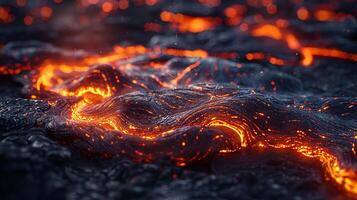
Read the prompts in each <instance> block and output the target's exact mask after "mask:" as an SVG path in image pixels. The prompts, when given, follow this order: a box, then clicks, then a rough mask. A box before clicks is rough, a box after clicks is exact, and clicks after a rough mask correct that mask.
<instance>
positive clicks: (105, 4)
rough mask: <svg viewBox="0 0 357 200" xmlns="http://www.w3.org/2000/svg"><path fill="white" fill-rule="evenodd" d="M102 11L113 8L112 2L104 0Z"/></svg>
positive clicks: (107, 11) (108, 10)
mask: <svg viewBox="0 0 357 200" xmlns="http://www.w3.org/2000/svg"><path fill="white" fill-rule="evenodd" d="M102 10H103V12H106V13H109V12H111V11H112V10H113V4H112V3H110V2H105V3H103V5H102Z"/></svg>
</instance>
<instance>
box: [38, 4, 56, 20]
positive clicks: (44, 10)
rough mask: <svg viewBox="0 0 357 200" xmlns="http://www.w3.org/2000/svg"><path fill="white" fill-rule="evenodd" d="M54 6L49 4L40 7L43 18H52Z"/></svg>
mask: <svg viewBox="0 0 357 200" xmlns="http://www.w3.org/2000/svg"><path fill="white" fill-rule="evenodd" d="M52 12H53V11H52V8H50V7H48V6H43V7H42V8H41V9H40V14H41V16H42V17H43V18H50V17H51V16H52Z"/></svg>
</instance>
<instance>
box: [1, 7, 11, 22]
mask: <svg viewBox="0 0 357 200" xmlns="http://www.w3.org/2000/svg"><path fill="white" fill-rule="evenodd" d="M13 19H14V17H13V16H12V15H11V14H10V11H9V9H7V8H5V7H1V6H0V23H10V22H12V21H13Z"/></svg>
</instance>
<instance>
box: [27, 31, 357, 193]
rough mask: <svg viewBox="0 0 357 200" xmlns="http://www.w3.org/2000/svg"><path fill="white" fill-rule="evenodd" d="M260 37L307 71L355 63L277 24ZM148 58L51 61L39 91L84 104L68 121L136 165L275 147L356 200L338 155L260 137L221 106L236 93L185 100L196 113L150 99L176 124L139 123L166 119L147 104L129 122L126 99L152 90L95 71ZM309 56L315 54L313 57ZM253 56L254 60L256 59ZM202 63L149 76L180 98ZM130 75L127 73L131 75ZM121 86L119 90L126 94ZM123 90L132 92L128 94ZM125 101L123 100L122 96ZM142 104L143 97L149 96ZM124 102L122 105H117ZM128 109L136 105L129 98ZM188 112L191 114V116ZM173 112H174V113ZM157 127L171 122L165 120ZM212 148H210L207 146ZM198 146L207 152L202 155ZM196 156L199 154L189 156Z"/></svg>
mask: <svg viewBox="0 0 357 200" xmlns="http://www.w3.org/2000/svg"><path fill="white" fill-rule="evenodd" d="M266 30H269V31H266ZM254 34H255V36H257V37H260V36H268V37H271V38H273V39H277V40H281V39H284V40H286V41H287V43H288V46H289V47H290V48H292V49H298V50H299V51H300V50H301V51H302V53H303V54H305V60H304V61H303V64H306V65H309V64H310V63H311V62H312V61H311V60H306V59H312V58H313V56H326V57H336V58H342V59H351V60H354V59H356V58H355V55H352V54H348V53H345V52H342V51H339V50H332V51H328V50H323V49H320V48H313V47H301V45H300V43H299V42H298V40H297V39H296V38H295V36H293V35H292V34H288V35H284V34H283V33H281V32H280V30H279V29H276V27H274V26H270V25H269V26H264V28H263V29H262V30H259V29H258V30H255V31H254ZM152 50H153V51H154V52H151V53H153V54H167V55H175V56H182V57H202V58H205V57H208V53H207V52H205V51H203V50H193V51H192V50H178V49H152ZM149 51H150V50H149V49H147V48H145V47H143V46H132V47H116V48H115V51H114V52H112V53H109V54H107V55H104V56H92V57H88V58H86V59H84V60H83V61H81V62H80V63H79V64H76V65H66V64H54V63H51V62H47V63H44V64H43V66H42V67H41V68H40V70H39V72H38V73H39V74H37V75H35V76H34V77H35V80H33V82H34V88H35V90H37V91H40V92H42V91H44V92H45V91H49V92H54V93H57V94H59V95H61V96H63V97H73V98H77V102H76V103H74V104H73V105H72V106H71V110H70V114H69V117H68V121H69V122H70V123H73V124H77V125H81V126H82V125H84V126H93V127H97V128H98V130H100V129H102V130H104V131H106V132H109V133H110V134H117V135H119V136H120V138H121V139H118V140H120V141H116V142H122V143H125V144H122V143H121V144H122V145H121V146H120V148H121V149H120V150H119V152H118V153H123V152H124V154H126V155H129V156H131V157H134V158H135V157H140V158H143V157H145V159H147V160H150V159H154V158H156V157H158V156H163V155H169V156H170V157H171V158H172V159H173V160H175V161H176V162H177V163H178V164H179V165H181V166H183V165H185V164H186V163H188V162H192V161H196V160H200V159H202V158H204V157H206V156H207V155H208V154H212V153H216V152H219V153H222V154H223V153H228V152H235V151H239V150H240V149H242V148H262V147H264V148H266V150H269V148H278V149H290V150H293V151H295V152H297V153H298V154H300V155H303V156H304V157H309V158H313V159H315V160H317V161H318V162H319V163H320V164H321V166H322V168H323V169H324V171H325V172H326V173H327V175H328V177H329V178H331V179H332V180H333V181H334V182H335V183H337V184H338V185H340V186H341V187H343V188H344V189H345V190H346V191H348V192H350V193H353V194H357V175H356V171H355V170H353V169H349V168H347V167H345V166H344V165H343V163H342V162H341V160H339V157H338V156H337V155H334V154H333V153H331V152H329V151H328V150H327V149H326V148H325V147H320V146H318V145H316V146H314V145H312V144H311V143H309V142H307V141H306V140H305V139H304V138H303V139H300V138H294V137H288V138H285V139H282V138H280V137H278V136H276V137H274V135H273V134H271V133H270V130H269V129H266V130H265V131H262V132H261V133H258V132H256V131H255V129H254V128H253V127H254V122H252V120H250V119H248V118H246V117H244V114H237V113H232V111H231V109H230V107H229V106H227V105H226V104H224V103H223V104H222V105H221V104H219V102H225V100H226V101H227V102H229V101H230V100H229V99H230V98H233V97H231V96H232V94H230V93H225V94H220V95H216V94H214V92H213V93H209V94H207V93H204V92H202V91H201V92H199V95H198V96H196V97H195V98H192V99H187V100H185V104H184V105H185V106H190V107H189V109H188V108H186V107H185V106H183V107H182V105H172V102H165V99H167V98H164V96H162V95H161V96H160V95H157V96H158V97H157V96H155V98H154V97H151V98H152V99H151V101H153V102H155V103H157V104H158V106H157V107H158V108H161V107H164V106H166V107H167V110H171V111H170V112H173V113H171V115H174V114H176V115H174V116H171V117H172V119H176V120H174V121H170V120H168V121H169V122H170V123H169V122H167V123H168V124H161V125H157V124H156V123H153V124H150V123H149V124H145V125H144V124H140V123H138V122H140V121H145V120H147V121H149V120H150V118H145V117H147V116H146V115H148V116H155V117H158V116H160V117H163V115H161V114H157V113H155V110H148V108H150V106H147V105H146V104H143V106H142V107H143V110H140V111H138V112H135V113H142V115H143V117H142V119H137V120H135V119H133V117H135V116H131V115H129V116H124V113H126V114H127V115H128V113H129V114H130V113H133V112H129V111H127V112H125V111H123V110H117V111H116V109H119V108H120V109H123V108H125V106H124V104H125V103H126V102H122V100H123V98H129V97H130V95H132V94H131V93H130V92H136V91H138V90H139V89H138V88H141V89H142V90H147V88H148V87H149V84H146V82H145V80H130V79H129V81H128V80H127V79H126V78H127V77H125V75H120V73H119V72H120V71H121V70H120V69H121V68H120V66H119V67H112V66H104V68H103V67H102V68H100V65H99V67H96V66H95V65H94V64H102V63H113V64H115V63H116V62H117V61H119V60H121V59H127V58H130V57H134V56H136V55H143V54H147V53H148V52H149ZM259 55H260V54H259ZM307 55H310V57H308V56H307ZM252 56H253V57H254V56H256V55H252ZM263 57H264V55H262V58H263ZM271 62H276V63H282V62H283V61H280V60H278V59H277V58H276V59H275V60H274V59H273V60H272V61H271ZM200 64H201V62H200V61H196V62H194V63H193V64H191V65H189V66H186V67H185V68H184V69H182V70H181V71H178V72H176V76H174V77H172V78H171V79H170V80H161V79H160V78H159V77H156V76H154V77H155V78H152V76H150V77H151V78H152V79H153V80H155V81H156V82H159V83H160V84H159V85H160V87H162V88H161V89H164V87H166V88H169V89H171V91H172V92H174V91H177V90H176V89H175V88H177V87H179V82H180V81H181V80H182V79H183V77H185V76H186V74H187V73H190V72H191V71H192V70H194V69H196V68H197V67H199V66H200ZM92 65H93V66H92ZM130 68H131V66H130V65H129V66H125V68H124V69H125V70H128V69H129V71H130ZM154 69H155V70H158V71H160V72H161V71H165V70H168V69H167V68H165V67H164V66H161V65H158V66H155V67H154ZM105 70H109V71H105ZM115 73H118V74H115ZM123 74H125V72H124V73H123ZM152 75H153V74H152ZM112 76H113V77H114V78H113V77H112ZM121 76H122V77H121ZM93 77H94V78H93ZM91 78H92V79H91ZM87 79H88V80H87ZM90 80H92V81H90ZM125 81H126V82H125ZM94 83H95V84H94ZM115 84H117V85H119V87H118V86H116V85H115ZM124 88H127V90H125V89H124ZM118 89H119V90H122V91H123V93H118V91H117V90H118ZM123 94H124V96H121V95H123ZM125 94H127V95H129V97H128V96H125ZM179 94H180V93H179ZM146 96H149V94H146ZM172 96H174V97H175V98H177V101H178V100H180V99H181V100H182V99H185V98H187V96H189V95H188V94H187V95H186V96H185V95H183V96H180V95H172ZM172 96H171V97H172ZM142 97H143V98H144V96H142ZM160 97H161V98H160ZM118 102H119V104H116V103H118ZM127 102H130V101H129V99H128V101H127ZM137 103H140V101H139V99H137V100H136V102H135V104H133V105H131V106H127V107H128V108H134V107H140V106H137ZM135 105H136V106H135ZM242 105H244V104H240V103H238V104H237V105H236V106H233V107H242ZM145 108H147V109H145ZM100 109H104V111H101V112H100V114H98V112H97V110H100ZM185 109H187V110H186V111H184V110H185ZM167 112H168V113H170V112H169V111H167ZM175 112H177V113H175ZM156 115H158V116H156ZM167 115H168V116H166V117H167V118H165V119H166V120H167V119H170V116H169V114H167ZM261 116H264V114H261ZM158 121H160V122H165V120H163V119H160V120H158ZM190 127H191V128H190ZM192 127H195V128H192ZM189 130H195V131H196V132H195V133H190V131H189ZM86 134H87V135H88V136H87V137H91V134H90V133H86ZM270 134H271V135H270ZM102 137H103V138H105V136H104V135H102ZM190 137H191V138H190ZM192 137H193V138H192ZM307 137H308V136H307ZM207 141H210V142H207ZM287 141H288V142H287ZM97 142H100V141H97ZM207 144H209V145H211V146H207ZM128 145H129V147H128ZM130 145H132V146H130ZM197 147H200V148H199V149H198V148H197ZM130 149H135V150H134V151H133V150H130ZM193 149H194V150H195V151H196V153H192V152H191V153H189V152H190V151H192V150H193ZM202 151H204V152H202Z"/></svg>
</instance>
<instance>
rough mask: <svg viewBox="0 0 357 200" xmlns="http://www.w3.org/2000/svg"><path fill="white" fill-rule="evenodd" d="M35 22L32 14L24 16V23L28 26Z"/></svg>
mask: <svg viewBox="0 0 357 200" xmlns="http://www.w3.org/2000/svg"><path fill="white" fill-rule="evenodd" d="M32 23H33V17H31V16H29V15H28V16H25V17H24V24H25V25H27V26H30V25H31V24H32Z"/></svg>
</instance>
